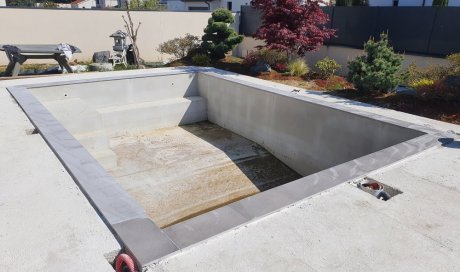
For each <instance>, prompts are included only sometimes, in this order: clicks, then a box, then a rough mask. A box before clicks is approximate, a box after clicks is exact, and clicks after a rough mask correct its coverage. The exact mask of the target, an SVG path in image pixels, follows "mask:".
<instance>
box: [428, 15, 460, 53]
mask: <svg viewBox="0 0 460 272" xmlns="http://www.w3.org/2000/svg"><path fill="white" fill-rule="evenodd" d="M458 52H460V8H454V7H449V8H439V9H438V12H437V14H436V19H435V22H434V27H433V31H432V36H431V43H430V46H429V49H428V53H430V54H442V55H447V54H452V53H458Z"/></svg>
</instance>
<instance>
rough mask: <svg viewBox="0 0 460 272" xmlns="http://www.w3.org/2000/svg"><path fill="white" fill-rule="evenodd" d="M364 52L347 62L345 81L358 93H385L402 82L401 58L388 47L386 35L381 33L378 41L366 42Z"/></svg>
mask: <svg viewBox="0 0 460 272" xmlns="http://www.w3.org/2000/svg"><path fill="white" fill-rule="evenodd" d="M364 52H365V53H366V54H365V55H363V56H359V57H357V58H356V59H354V60H353V61H349V62H348V69H349V72H348V76H347V79H348V81H349V82H351V83H353V84H354V85H355V87H356V88H357V89H358V91H378V92H387V91H391V90H393V89H394V88H395V87H396V86H397V85H398V84H399V83H401V82H403V81H404V74H403V73H402V72H401V68H402V62H403V57H402V56H401V55H399V54H396V53H395V52H394V50H393V48H392V47H391V46H390V45H389V43H388V35H387V34H385V33H382V34H381V35H380V40H379V41H374V40H373V39H372V38H371V39H370V40H369V41H367V42H366V44H365V45H364Z"/></svg>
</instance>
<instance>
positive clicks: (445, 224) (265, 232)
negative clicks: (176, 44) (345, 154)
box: [0, 69, 460, 271]
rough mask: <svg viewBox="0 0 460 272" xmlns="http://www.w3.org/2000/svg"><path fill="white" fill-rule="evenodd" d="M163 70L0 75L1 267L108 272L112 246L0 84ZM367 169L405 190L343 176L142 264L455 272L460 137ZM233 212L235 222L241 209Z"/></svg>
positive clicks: (351, 106) (420, 121)
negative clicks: (379, 192) (385, 191)
mask: <svg viewBox="0 0 460 272" xmlns="http://www.w3.org/2000/svg"><path fill="white" fill-rule="evenodd" d="M170 70H171V69H154V70H143V71H127V72H113V73H95V74H83V75H68V76H60V77H56V78H51V77H47V78H37V79H24V80H9V81H5V82H0V105H1V107H0V111H1V112H2V116H7V117H8V118H2V119H0V128H1V129H2V131H4V132H5V133H2V134H1V135H0V141H1V142H0V148H1V150H2V155H1V156H0V160H1V161H2V164H1V166H0V167H1V169H0V170H1V171H0V182H2V186H3V188H6V189H4V190H2V191H0V215H1V216H2V218H8V220H2V222H0V244H2V245H6V246H4V247H2V248H3V252H2V253H3V254H2V255H1V256H2V257H0V264H2V265H3V267H7V268H10V269H12V270H15V271H30V270H38V271H40V270H41V271H82V270H85V269H87V268H88V267H95V269H94V271H106V270H107V271H110V270H111V268H110V265H109V264H108V262H107V260H106V259H105V257H104V255H105V254H107V253H109V252H112V251H114V250H115V251H116V250H118V249H119V244H118V243H117V242H116V239H115V238H114V237H113V236H112V234H111V233H110V231H109V230H108V228H107V227H106V226H105V225H104V223H103V221H102V220H101V219H100V217H99V216H98V214H97V213H96V212H95V211H94V210H93V208H92V207H91V205H90V204H89V202H88V201H87V200H86V199H85V197H84V196H83V195H82V193H81V192H80V190H79V189H78V187H77V186H76V185H75V183H74V181H73V180H72V178H71V177H70V175H69V174H68V173H67V172H66V171H65V168H64V167H63V166H62V165H61V163H60V162H59V160H58V159H57V158H56V157H55V156H54V154H53V152H51V150H50V149H49V148H48V146H47V145H46V143H45V142H44V141H43V139H42V137H41V136H40V135H39V134H33V135H27V134H26V133H25V132H24V131H31V130H33V126H32V125H31V124H30V122H29V121H28V120H27V117H26V116H25V115H24V113H23V112H22V111H21V109H20V108H19V107H18V105H17V104H16V103H15V102H14V100H13V99H12V98H11V96H10V95H9V94H8V92H7V90H6V89H5V88H4V87H6V86H16V85H26V84H37V83H46V82H49V81H50V80H53V81H67V80H72V79H78V80H91V79H92V78H101V77H107V78H110V77H114V76H118V75H123V76H125V75H131V76H143V75H147V74H155V73H158V74H160V73H163V72H167V71H170ZM176 70H177V69H176ZM226 76H227V77H232V78H236V79H244V80H245V81H249V82H254V83H255V84H259V85H261V86H266V87H267V88H269V87H276V89H277V90H279V91H281V92H287V93H290V92H291V91H293V88H292V87H289V86H285V85H281V84H276V83H271V82H266V81H262V80H258V79H254V78H250V77H246V76H241V75H232V74H226ZM295 95H299V96H305V97H308V98H314V99H316V100H319V101H323V102H327V103H334V104H336V105H339V106H341V107H345V108H347V109H348V110H350V111H353V110H359V111H364V112H368V113H370V114H373V115H375V116H376V118H383V117H390V118H393V119H396V120H401V121H403V122H409V123H411V124H414V125H419V126H422V127H425V128H427V129H437V130H441V131H447V130H452V131H454V132H456V133H460V129H459V126H455V125H451V124H446V123H442V122H438V121H435V120H430V119H427V118H423V117H418V116H413V115H409V114H405V113H400V112H395V111H392V110H387V109H382V108H378V107H374V106H370V105H366V104H362V103H356V102H352V101H348V100H345V99H340V98H334V97H330V96H327V95H322V94H318V93H316V92H304V91H302V90H301V91H300V92H296V94H295ZM337 137H340V135H337ZM43 169H46V171H43ZM40 170H42V171H40ZM327 175H328V176H330V177H332V176H333V174H332V173H329V174H327ZM368 176H369V177H371V178H374V179H376V180H378V181H381V182H383V183H385V184H387V185H390V186H393V187H396V188H398V189H400V190H401V191H403V194H400V195H398V196H396V197H394V198H392V199H390V200H389V201H387V202H383V201H380V200H378V199H376V198H374V197H372V196H371V195H369V194H366V193H365V192H363V191H361V190H359V189H357V188H355V187H353V186H351V185H350V184H348V183H344V184H341V185H339V186H336V187H333V188H329V189H327V190H325V191H322V192H321V193H319V194H316V195H314V196H311V197H308V198H305V199H300V200H299V201H298V202H297V203H294V204H291V205H289V206H288V207H285V208H282V209H281V210H278V211H275V212H272V213H270V214H269V215H265V216H260V217H255V218H253V219H252V220H251V221H249V222H247V220H246V219H244V218H240V219H238V220H240V222H241V223H237V225H240V224H242V225H240V226H238V227H236V228H233V229H230V230H228V231H225V232H222V233H218V234H217V235H216V236H213V237H211V238H209V239H207V240H204V241H201V242H198V243H194V244H193V243H192V245H191V246H185V247H182V249H180V250H179V251H175V252H173V253H171V254H170V255H167V256H165V257H163V258H161V259H159V260H157V261H156V262H155V263H153V264H150V265H149V266H148V267H147V270H148V271H240V270H242V271H280V270H282V271H388V270H394V271H458V270H459V269H460V252H459V247H458V245H459V244H460V230H459V229H458V226H459V225H460V218H459V216H458V212H456V210H457V207H459V205H460V202H459V201H460V196H459V190H458V189H459V187H460V185H459V182H460V181H459V180H460V145H459V139H458V137H457V136H456V140H455V141H454V142H453V143H450V144H447V145H444V146H440V145H437V146H435V147H431V148H429V149H427V150H425V151H423V152H422V153H419V154H417V155H415V156H412V157H410V158H406V159H403V160H402V161H398V162H396V163H393V164H391V165H389V166H386V167H385V168H381V169H378V170H376V171H374V172H372V173H370V174H368ZM11 180H15V181H16V182H11ZM37 181H38V182H37ZM278 188H281V187H278ZM270 191H271V190H269V191H267V192H270ZM275 195H276V194H275ZM53 196H54V197H53ZM224 208H225V209H223V211H222V213H220V214H228V215H229V216H230V215H232V214H234V213H235V210H234V209H233V208H231V207H230V206H225V207H224ZM37 214H39V215H40V216H37ZM216 215H219V213H216ZM234 216H235V217H240V213H236V214H235V215H234ZM216 222H218V221H216ZM37 226H39V227H37ZM5 234H6V235H5ZM24 252H25V253H24ZM5 256H6V257H5ZM24 260H27V261H24Z"/></svg>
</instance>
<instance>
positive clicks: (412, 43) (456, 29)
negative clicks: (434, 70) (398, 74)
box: [240, 6, 460, 56]
mask: <svg viewBox="0 0 460 272" xmlns="http://www.w3.org/2000/svg"><path fill="white" fill-rule="evenodd" d="M323 10H324V12H325V13H327V14H328V15H329V18H330V19H331V21H330V22H329V23H328V24H327V25H326V26H327V27H330V28H334V29H336V30H337V32H336V36H337V37H334V38H331V39H330V40H329V41H327V42H326V44H329V45H343V46H349V47H354V48H363V45H364V43H365V42H366V41H367V40H368V39H369V38H370V37H378V36H379V34H380V33H382V32H384V31H385V32H387V31H388V34H389V39H390V43H391V45H392V46H393V47H394V48H395V49H396V50H397V51H399V52H408V53H418V54H425V55H437V56H441V55H446V54H451V53H458V52H460V8H455V7H446V8H433V7H324V8H323ZM241 19H242V20H241V25H240V33H242V34H244V35H246V36H252V35H253V34H254V33H255V31H256V30H257V28H259V26H260V25H261V19H260V13H259V12H258V11H256V10H255V9H254V8H252V7H251V6H242V9H241Z"/></svg>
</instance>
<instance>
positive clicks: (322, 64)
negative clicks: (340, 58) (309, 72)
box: [315, 57, 342, 78]
mask: <svg viewBox="0 0 460 272" xmlns="http://www.w3.org/2000/svg"><path fill="white" fill-rule="evenodd" d="M315 67H316V68H317V69H318V70H319V73H320V75H321V77H322V78H330V77H331V76H333V75H334V74H335V72H337V70H338V69H340V68H342V66H341V65H340V64H338V63H337V61H335V60H334V59H331V58H329V57H325V58H324V59H322V60H319V61H318V62H317V63H316V64H315Z"/></svg>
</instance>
